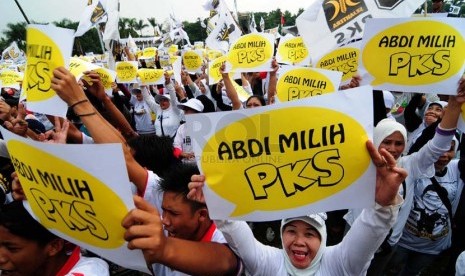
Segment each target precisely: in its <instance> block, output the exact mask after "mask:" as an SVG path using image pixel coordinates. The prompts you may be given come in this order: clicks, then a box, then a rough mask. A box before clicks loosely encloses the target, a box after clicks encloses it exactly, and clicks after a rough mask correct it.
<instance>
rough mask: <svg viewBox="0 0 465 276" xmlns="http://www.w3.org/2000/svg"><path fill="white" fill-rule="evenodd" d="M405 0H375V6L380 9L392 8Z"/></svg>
mask: <svg viewBox="0 0 465 276" xmlns="http://www.w3.org/2000/svg"><path fill="white" fill-rule="evenodd" d="M404 1H405V0H375V3H376V6H378V8H380V9H382V10H393V9H394V8H395V7H397V6H398V5H399V4H400V3H402V2H404Z"/></svg>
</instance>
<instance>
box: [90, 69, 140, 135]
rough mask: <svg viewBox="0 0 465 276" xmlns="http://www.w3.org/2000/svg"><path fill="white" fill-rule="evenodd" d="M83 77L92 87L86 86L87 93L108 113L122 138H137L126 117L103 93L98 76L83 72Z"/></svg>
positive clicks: (103, 89) (93, 73)
mask: <svg viewBox="0 0 465 276" xmlns="http://www.w3.org/2000/svg"><path fill="white" fill-rule="evenodd" d="M84 75H86V76H87V79H88V80H90V81H91V83H92V85H89V86H88V88H87V91H88V92H89V93H91V94H92V95H94V96H95V97H96V98H97V99H99V100H100V101H101V103H102V104H103V105H104V107H105V109H106V111H107V112H108V115H109V116H110V117H111V118H112V121H113V122H114V124H115V127H116V128H118V129H119V130H120V131H121V134H122V135H123V136H124V138H125V139H129V138H132V137H135V136H137V133H136V132H135V131H134V130H133V129H132V127H131V124H130V123H129V122H128V120H126V117H124V115H123V113H121V111H120V110H119V109H118V108H117V107H116V106H115V104H114V103H113V102H112V100H111V99H110V97H108V96H107V94H106V93H105V88H104V87H103V83H102V80H101V79H100V75H99V74H97V73H95V72H92V71H87V72H84Z"/></svg>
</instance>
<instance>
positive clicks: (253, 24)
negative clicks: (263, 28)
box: [249, 13, 258, 33]
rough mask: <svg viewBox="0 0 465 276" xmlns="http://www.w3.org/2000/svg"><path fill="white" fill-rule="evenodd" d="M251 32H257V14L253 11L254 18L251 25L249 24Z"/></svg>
mask: <svg viewBox="0 0 465 276" xmlns="http://www.w3.org/2000/svg"><path fill="white" fill-rule="evenodd" d="M249 29H250V32H251V33H257V32H258V31H257V23H255V15H254V14H253V13H252V18H251V19H250V26H249Z"/></svg>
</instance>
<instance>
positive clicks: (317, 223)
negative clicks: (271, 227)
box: [281, 213, 326, 276]
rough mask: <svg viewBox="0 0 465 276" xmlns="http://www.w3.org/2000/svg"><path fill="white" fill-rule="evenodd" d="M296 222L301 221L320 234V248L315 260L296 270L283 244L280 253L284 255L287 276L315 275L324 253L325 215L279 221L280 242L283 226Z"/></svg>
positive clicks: (319, 214)
mask: <svg viewBox="0 0 465 276" xmlns="http://www.w3.org/2000/svg"><path fill="white" fill-rule="evenodd" d="M296 220H300V221H303V222H305V223H307V224H309V225H311V226H313V227H315V229H316V230H317V231H318V233H320V236H321V243H320V248H319V249H318V252H317V254H316V255H315V258H313V260H312V262H311V263H310V265H309V266H308V267H307V268H304V269H298V268H296V267H295V266H293V265H292V263H291V260H290V259H289V256H288V255H287V253H286V250H285V249H284V244H283V250H282V252H283V254H284V263H285V265H286V271H287V273H288V274H289V275H292V276H301V275H302V276H304V275H305V276H311V275H315V274H316V272H317V271H318V270H319V269H320V264H321V258H322V257H323V254H324V251H325V249H326V225H325V220H326V213H318V214H311V215H308V216H302V217H295V218H288V219H283V220H282V221H281V241H282V238H283V229H284V226H286V224H288V223H289V222H291V221H296Z"/></svg>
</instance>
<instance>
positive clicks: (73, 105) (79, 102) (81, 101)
mask: <svg viewBox="0 0 465 276" xmlns="http://www.w3.org/2000/svg"><path fill="white" fill-rule="evenodd" d="M85 102H88V100H87V99H84V100H80V101H77V102H75V103H73V104H72V105H70V106H69V107H70V108H73V107H75V106H76V105H78V104H82V103H85Z"/></svg>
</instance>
